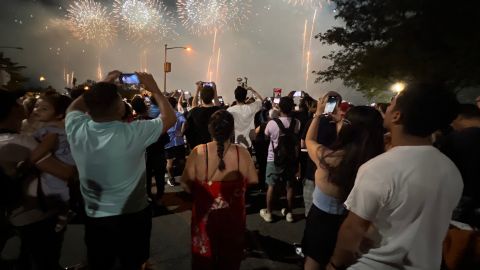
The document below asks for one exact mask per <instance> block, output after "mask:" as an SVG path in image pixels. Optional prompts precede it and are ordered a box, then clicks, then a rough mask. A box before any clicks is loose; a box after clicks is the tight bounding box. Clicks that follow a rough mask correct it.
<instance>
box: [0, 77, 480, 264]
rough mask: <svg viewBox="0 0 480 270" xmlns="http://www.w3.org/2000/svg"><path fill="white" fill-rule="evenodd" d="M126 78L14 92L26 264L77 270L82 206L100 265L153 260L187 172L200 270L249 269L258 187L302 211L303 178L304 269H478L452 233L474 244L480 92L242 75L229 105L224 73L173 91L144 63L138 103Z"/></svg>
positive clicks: (8, 170)
mask: <svg viewBox="0 0 480 270" xmlns="http://www.w3.org/2000/svg"><path fill="white" fill-rule="evenodd" d="M120 75H121V73H120V72H118V71H113V72H110V73H109V74H108V76H107V77H106V78H105V80H104V81H102V82H98V83H96V84H94V85H92V86H91V87H90V89H88V90H84V89H75V90H74V91H72V92H71V93H70V96H67V95H62V94H59V93H57V92H55V91H48V92H45V93H42V94H41V95H40V96H39V97H38V98H35V97H26V96H23V95H22V94H18V93H16V92H11V91H7V90H0V173H1V185H2V186H1V193H2V194H1V207H2V209H1V211H2V216H1V222H0V226H1V229H2V234H1V235H0V237H1V238H0V249H1V248H3V246H4V244H5V242H6V241H7V239H8V238H9V237H10V234H9V233H8V232H9V231H11V229H12V228H13V229H14V231H15V233H17V234H18V235H19V237H20V239H21V252H20V258H19V260H18V262H19V268H18V269H45V270H52V269H61V268H60V265H59V259H60V251H61V247H62V242H63V237H64V233H65V230H66V228H67V227H68V225H67V224H68V223H69V221H71V219H72V218H74V217H75V216H76V215H79V214H81V217H82V219H81V220H82V222H83V223H84V225H85V244H86V247H87V257H88V267H89V268H88V269H94V270H96V269H102V270H104V269H116V268H115V267H119V269H128V270H130V269H132V270H134V269H135V270H136V269H148V267H149V265H148V260H149V255H150V254H149V252H150V233H151V229H152V208H153V207H160V206H162V203H163V201H162V196H163V194H164V192H165V185H166V184H168V185H170V186H175V185H178V184H177V180H176V179H180V183H179V184H180V185H181V187H182V188H183V190H185V191H186V192H187V193H189V194H191V202H192V217H191V251H192V269H222V270H223V269H227V270H229V269H239V268H240V265H241V262H242V260H243V259H244V250H245V239H244V238H245V237H244V236H245V231H246V230H247V226H246V204H247V202H246V193H247V188H249V187H253V188H255V189H259V190H262V191H265V208H262V209H261V210H260V212H259V216H260V217H261V218H262V219H263V220H264V221H265V222H272V221H273V219H274V218H273V216H272V213H273V211H274V209H275V208H277V207H278V206H279V205H281V204H280V203H279V202H278V201H279V198H280V196H281V195H282V194H285V195H286V204H285V205H286V207H284V208H281V209H280V210H281V211H280V212H281V213H282V215H283V216H284V217H285V220H286V221H287V222H293V221H294V220H295V218H294V215H293V213H292V212H293V209H294V205H293V198H294V196H295V194H294V193H295V191H296V190H298V189H296V188H295V187H296V186H300V185H303V194H301V195H303V199H304V206H305V218H306V224H305V230H304V235H303V239H302V255H303V256H304V269H329V270H336V269H441V267H445V269H452V270H453V269H474V268H467V267H475V266H472V265H476V266H478V260H479V258H478V257H476V256H473V257H472V256H471V253H469V254H470V255H464V254H466V252H463V256H464V257H461V256H462V254H459V253H456V254H455V256H456V257H455V258H456V259H455V260H452V259H450V257H449V256H450V253H449V252H451V249H449V245H445V242H446V241H447V240H448V241H450V242H452V241H453V242H455V243H458V241H459V240H458V238H455V237H453V238H452V237H450V236H451V230H454V227H453V225H452V224H457V226H458V224H462V228H463V229H465V226H467V227H469V228H470V229H468V230H469V231H470V232H475V231H476V229H477V228H478V227H480V194H479V193H480V185H479V183H478V176H477V174H478V172H477V171H476V167H477V166H478V164H480V160H479V158H478V153H479V152H480V99H477V100H476V101H477V105H474V104H459V102H458V101H457V99H456V97H455V94H454V92H453V91H450V89H447V88H446V87H445V86H443V85H441V84H432V83H416V82H412V83H410V84H409V85H408V86H407V87H406V89H405V90H404V91H402V92H401V93H399V94H398V95H397V96H396V97H394V98H393V99H392V101H391V103H390V104H377V105H376V106H354V105H352V104H350V103H348V102H345V101H343V99H342V97H341V95H340V94H338V93H336V92H328V93H326V94H325V95H324V96H322V97H319V98H318V99H315V98H313V97H311V96H310V95H309V94H308V93H305V92H301V93H300V94H299V95H297V94H296V93H295V92H292V93H290V94H289V95H288V96H284V97H278V98H275V99H272V98H270V97H268V98H265V99H264V98H263V97H262V96H261V95H260V94H259V93H258V92H257V91H255V90H254V89H253V88H251V87H245V86H241V85H239V86H238V87H237V88H236V89H235V90H234V96H235V102H233V103H232V105H231V106H227V105H226V104H224V103H223V102H221V100H220V99H219V96H218V92H217V89H216V85H215V83H203V82H201V81H199V82H197V83H196V92H195V93H194V95H193V96H192V97H189V96H187V93H185V92H183V91H174V92H172V93H169V94H164V93H162V91H160V89H159V88H158V86H157V83H156V82H155V80H154V78H153V77H152V75H150V74H146V73H137V76H138V78H139V80H140V83H141V85H142V86H143V87H144V88H145V89H146V90H148V94H142V95H136V96H134V97H133V98H131V99H129V100H126V99H124V98H123V97H122V96H121V95H120V94H119V85H118V78H119V76H120ZM152 181H155V183H156V184H155V186H156V188H155V189H154V188H153V187H152ZM297 195H299V194H297ZM79 206H80V207H79ZM80 212H81V213H80ZM455 228H456V227H455ZM468 235H469V237H478V234H472V233H469V234H468ZM446 239H447V240H446ZM477 255H478V254H477ZM459 256H460V257H459ZM459 258H460V259H459ZM475 263H477V264H475Z"/></svg>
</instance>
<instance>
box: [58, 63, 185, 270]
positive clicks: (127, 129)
mask: <svg viewBox="0 0 480 270" xmlns="http://www.w3.org/2000/svg"><path fill="white" fill-rule="evenodd" d="M120 74H121V73H120V72H118V71H113V72H110V73H109V75H108V76H107V79H106V80H105V81H104V82H100V83H97V84H96V85H94V86H93V87H92V88H91V90H89V91H87V92H86V93H85V94H84V95H83V96H81V97H79V98H78V99H76V100H75V101H74V102H73V103H72V104H71V106H70V107H69V109H68V110H67V116H66V119H65V130H66V133H67V138H68V142H69V143H70V147H71V151H72V156H73V158H74V160H75V162H76V164H77V168H78V173H79V178H80V187H81V191H82V195H83V198H84V200H85V211H86V214H87V218H86V221H85V242H86V245H87V256H88V264H89V268H90V269H111V268H112V267H113V266H114V264H115V261H116V260H117V259H118V260H119V261H120V264H121V268H122V269H140V267H141V266H142V264H143V263H144V262H145V261H146V260H147V259H148V256H149V249H150V231H151V226H152V220H151V212H150V210H149V207H148V200H147V193H146V188H145V168H146V166H145V149H146V148H147V147H148V146H149V145H150V144H152V143H154V142H156V141H157V140H158V138H159V137H160V135H161V134H162V133H164V132H165V131H166V130H168V129H169V128H170V127H171V126H172V125H173V124H174V123H175V121H176V119H175V112H174V111H173V109H172V107H171V106H170V104H169V103H168V101H167V99H166V98H165V96H163V94H162V92H161V91H160V90H159V88H158V86H157V84H156V82H155V80H154V79H153V77H152V75H150V74H146V73H137V75H138V77H139V79H140V82H141V84H143V85H144V86H145V88H146V89H148V90H149V91H150V92H152V94H153V96H154V97H155V99H156V100H157V102H158V105H159V107H160V110H161V111H162V115H161V117H159V118H156V119H152V120H147V121H135V122H132V123H124V122H122V121H121V118H122V116H123V114H124V110H125V107H124V104H123V102H122V98H121V96H120V95H119V94H118V89H117V86H116V85H115V84H114V83H113V82H114V81H115V80H116V79H117V78H118V77H119V76H120ZM86 113H88V115H87V114H86Z"/></svg>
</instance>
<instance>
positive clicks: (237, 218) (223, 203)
mask: <svg viewBox="0 0 480 270" xmlns="http://www.w3.org/2000/svg"><path fill="white" fill-rule="evenodd" d="M236 150H237V159H238V158H239V153H238V146H236ZM205 153H206V157H207V167H206V174H205V175H208V150H207V147H206V146H205ZM239 162H240V161H238V163H239ZM235 173H237V174H238V177H237V178H236V179H235V180H233V181H208V179H207V180H206V181H201V180H197V181H194V183H193V184H192V194H193V209H192V224H191V235H192V269H194V270H197V269H239V267H240V263H241V261H242V259H243V251H244V236H245V229H246V217H245V190H246V183H247V182H246V179H245V178H244V177H243V176H242V175H241V174H240V173H239V172H238V171H237V172H235Z"/></svg>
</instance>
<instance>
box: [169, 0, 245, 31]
mask: <svg viewBox="0 0 480 270" xmlns="http://www.w3.org/2000/svg"><path fill="white" fill-rule="evenodd" d="M251 7H252V0H177V8H178V13H179V17H180V19H181V20H182V22H183V25H184V26H185V27H186V28H187V29H188V30H189V31H191V32H192V33H194V34H198V35H202V34H212V33H214V32H215V31H223V30H227V29H235V30H236V29H238V27H239V26H240V25H242V24H243V22H245V20H247V19H248V17H249V15H250V10H251Z"/></svg>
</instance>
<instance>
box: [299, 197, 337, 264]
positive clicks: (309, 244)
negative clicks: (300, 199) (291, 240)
mask: <svg viewBox="0 0 480 270" xmlns="http://www.w3.org/2000/svg"><path fill="white" fill-rule="evenodd" d="M345 217H346V215H333V214H329V213H327V212H324V211H322V210H320V209H318V207H316V206H315V205H312V208H311V209H310V212H308V217H307V222H306V224H305V231H304V233H303V240H302V251H303V254H305V256H308V257H310V258H312V259H314V260H315V261H316V262H318V263H319V264H320V265H327V264H328V262H329V261H330V257H332V255H333V250H334V249H335V244H336V243H337V235H338V230H339V229H340V226H341V225H342V222H343V220H344V219H345Z"/></svg>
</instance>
